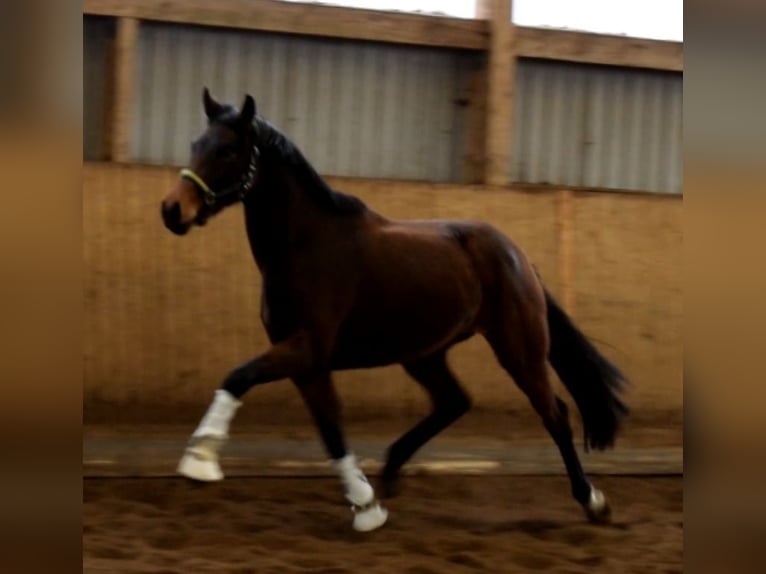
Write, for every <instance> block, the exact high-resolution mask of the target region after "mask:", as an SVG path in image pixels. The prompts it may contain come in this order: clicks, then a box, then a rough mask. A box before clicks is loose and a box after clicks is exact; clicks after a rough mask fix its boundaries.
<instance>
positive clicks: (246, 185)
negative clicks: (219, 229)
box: [180, 144, 261, 207]
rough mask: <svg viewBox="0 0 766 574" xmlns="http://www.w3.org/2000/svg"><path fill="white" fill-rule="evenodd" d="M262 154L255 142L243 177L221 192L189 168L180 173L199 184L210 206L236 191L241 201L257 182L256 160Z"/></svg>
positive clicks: (184, 177)
mask: <svg viewBox="0 0 766 574" xmlns="http://www.w3.org/2000/svg"><path fill="white" fill-rule="evenodd" d="M260 155H261V152H260V150H259V149H258V146H256V145H255V144H253V149H252V151H251V153H250V161H249V162H248V164H247V168H246V169H245V173H243V174H242V177H241V178H240V180H239V181H238V182H237V183H235V184H234V185H230V186H229V187H227V188H225V189H223V190H222V191H219V192H215V191H213V190H212V189H211V188H210V186H209V185H208V184H207V183H205V180H204V179H202V178H201V177H200V176H198V175H197V174H196V173H194V172H193V171H192V170H190V169H188V168H184V169H182V170H181V172H180V175H181V178H183V179H188V180H189V181H191V182H193V183H194V184H195V185H196V186H197V188H198V189H199V190H200V191H201V192H202V194H203V195H204V197H205V204H206V205H207V206H208V207H213V206H214V205H215V204H216V203H217V202H219V201H222V200H224V199H226V198H227V197H229V196H230V195H232V194H235V193H236V194H237V195H238V196H239V197H238V199H239V200H240V201H241V200H242V199H244V198H245V195H247V194H248V193H249V192H250V191H251V190H252V188H253V184H255V173H256V171H257V168H256V166H255V162H256V160H257V159H258V157H259V156H260Z"/></svg>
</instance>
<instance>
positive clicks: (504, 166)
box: [476, 0, 516, 185]
mask: <svg viewBox="0 0 766 574" xmlns="http://www.w3.org/2000/svg"><path fill="white" fill-rule="evenodd" d="M476 7H477V16H479V17H481V18H484V19H486V20H487V21H488V23H489V53H488V54H487V77H486V90H487V91H486V106H485V116H484V170H483V178H482V180H483V183H485V184H487V185H506V184H508V183H510V180H511V176H510V154H511V134H512V133H513V126H512V125H511V122H512V119H513V113H512V112H513V94H514V83H515V81H514V80H515V77H516V55H515V53H514V33H515V26H513V25H512V23H511V0H478V1H477V4H476Z"/></svg>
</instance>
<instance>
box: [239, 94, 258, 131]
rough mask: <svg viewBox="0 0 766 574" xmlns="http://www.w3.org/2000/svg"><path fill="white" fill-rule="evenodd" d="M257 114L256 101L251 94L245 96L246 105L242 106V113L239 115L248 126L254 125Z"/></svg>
mask: <svg viewBox="0 0 766 574" xmlns="http://www.w3.org/2000/svg"><path fill="white" fill-rule="evenodd" d="M256 112H257V109H256V105H255V99H253V96H251V95H250V94H247V95H245V103H244V104H242V111H241V112H240V114H239V115H240V117H241V118H242V121H243V122H245V123H247V124H249V123H252V121H253V118H254V117H255V114H256Z"/></svg>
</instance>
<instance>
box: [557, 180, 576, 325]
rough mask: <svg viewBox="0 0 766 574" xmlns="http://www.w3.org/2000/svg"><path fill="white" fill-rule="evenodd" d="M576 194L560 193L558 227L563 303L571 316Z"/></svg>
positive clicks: (566, 191)
mask: <svg viewBox="0 0 766 574" xmlns="http://www.w3.org/2000/svg"><path fill="white" fill-rule="evenodd" d="M573 219H574V193H573V192H572V190H570V189H564V190H562V191H560V192H559V193H558V197H557V209H556V227H557V235H558V250H559V257H558V267H559V280H560V282H561V285H560V288H561V303H562V305H563V306H564V310H565V311H566V312H567V313H569V314H570V315H571V314H572V313H574V306H575V300H574V252H573V248H574V228H573Z"/></svg>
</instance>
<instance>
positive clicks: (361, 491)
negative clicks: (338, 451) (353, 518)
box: [333, 454, 375, 506]
mask: <svg viewBox="0 0 766 574" xmlns="http://www.w3.org/2000/svg"><path fill="white" fill-rule="evenodd" d="M333 466H334V467H335V472H337V473H338V476H339V477H340V480H341V482H343V487H344V488H345V491H346V492H345V494H346V498H347V499H348V501H349V502H350V503H351V504H354V505H355V506H364V505H365V504H369V503H370V502H372V500H373V499H374V498H375V492H374V491H373V489H372V486H371V485H370V483H369V482H368V481H367V477H366V476H365V475H364V473H363V472H362V469H360V468H359V467H358V466H357V464H356V457H355V456H354V455H353V454H347V455H346V456H344V457H343V458H341V459H337V460H335V461H333Z"/></svg>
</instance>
